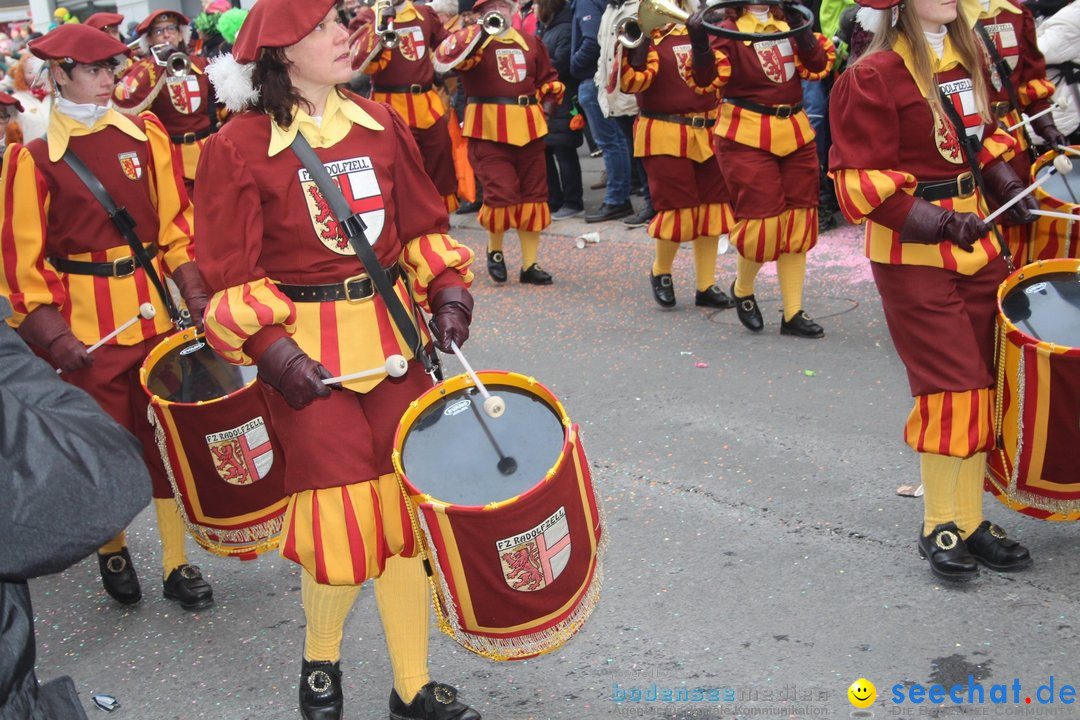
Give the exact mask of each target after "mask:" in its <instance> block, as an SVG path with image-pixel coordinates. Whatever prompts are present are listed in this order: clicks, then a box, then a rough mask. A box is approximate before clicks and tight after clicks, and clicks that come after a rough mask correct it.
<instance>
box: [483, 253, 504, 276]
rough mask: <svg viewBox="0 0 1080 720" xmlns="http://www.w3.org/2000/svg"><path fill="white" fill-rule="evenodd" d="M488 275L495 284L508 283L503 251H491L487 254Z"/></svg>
mask: <svg viewBox="0 0 1080 720" xmlns="http://www.w3.org/2000/svg"><path fill="white" fill-rule="evenodd" d="M487 260H488V275H490V276H491V279H492V280H494V281H495V282H506V260H505V259H504V258H503V254H502V250H494V251H489V252H488V254H487Z"/></svg>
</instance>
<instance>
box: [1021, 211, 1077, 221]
mask: <svg viewBox="0 0 1080 720" xmlns="http://www.w3.org/2000/svg"><path fill="white" fill-rule="evenodd" d="M1031 214H1032V215H1041V216H1042V217H1048V218H1055V219H1057V220H1072V221H1076V220H1080V215H1070V214H1068V213H1063V212H1054V211H1053V210H1032V211H1031Z"/></svg>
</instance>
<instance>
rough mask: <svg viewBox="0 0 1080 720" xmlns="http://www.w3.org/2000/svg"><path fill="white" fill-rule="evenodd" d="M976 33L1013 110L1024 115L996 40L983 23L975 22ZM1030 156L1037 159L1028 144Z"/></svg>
mask: <svg viewBox="0 0 1080 720" xmlns="http://www.w3.org/2000/svg"><path fill="white" fill-rule="evenodd" d="M975 32H977V33H978V34H979V37H980V38H981V39H982V44H983V46H984V47H985V48H986V52H988V53H989V54H990V61H991V62H993V63H994V68H995V69H996V70H997V75H998V77H999V78H1000V79H1001V85H1002V87H1004V88H1005V92H1007V93H1008V94H1009V102H1010V103H1011V104H1012V106H1013V109H1014V110H1016V112H1018V113H1022V112H1023V111H1024V109H1023V108H1022V107H1020V96H1019V95H1017V94H1016V86H1015V85H1013V82H1012V78H1011V75H1012V70H1011V69H1010V68H1009V64H1008V63H1007V62H1005V59H1004V58H1002V57H1001V53H999V52H998V50H997V45H995V44H994V39H993V38H991V37H990V33H988V32H987V31H986V27H985V26H984V25H983V24H982V23H981V22H978V21H976V22H975ZM1022 132H1023V131H1022ZM1028 154H1029V155H1030V156H1031V159H1032V160H1034V159H1035V150H1034V149H1033V148H1032V147H1031V143H1028Z"/></svg>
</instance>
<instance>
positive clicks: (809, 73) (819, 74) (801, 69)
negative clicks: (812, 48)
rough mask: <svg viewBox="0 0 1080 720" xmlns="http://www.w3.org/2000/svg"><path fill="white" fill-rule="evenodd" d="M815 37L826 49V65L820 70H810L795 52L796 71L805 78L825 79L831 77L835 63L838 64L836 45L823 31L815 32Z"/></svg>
mask: <svg viewBox="0 0 1080 720" xmlns="http://www.w3.org/2000/svg"><path fill="white" fill-rule="evenodd" d="M814 37H815V38H816V39H817V42H818V45H820V46H821V49H822V50H824V51H825V67H824V68H822V69H821V70H818V71H813V70H809V69H807V67H806V66H805V65H803V63H802V60H800V59H799V54H798V53H795V72H797V73H798V74H799V77H800V78H802V79H803V80H823V79H825V78H827V77H829V73H830V72H832V69H833V65H835V64H836V46H835V45H833V44H832V41H831V40H829V38H827V37H825V36H824V35H822V34H821V33H814Z"/></svg>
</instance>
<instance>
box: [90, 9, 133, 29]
mask: <svg viewBox="0 0 1080 720" xmlns="http://www.w3.org/2000/svg"><path fill="white" fill-rule="evenodd" d="M122 22H124V16H123V15H119V14H117V13H111V12H99V13H94V14H93V15H91V16H90V17H88V18H86V22H84V23H83V25H89V26H90V27H92V28H94V29H95V30H104V29H105V28H107V27H108V26H109V25H116V26H117V27H120V23H122Z"/></svg>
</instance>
